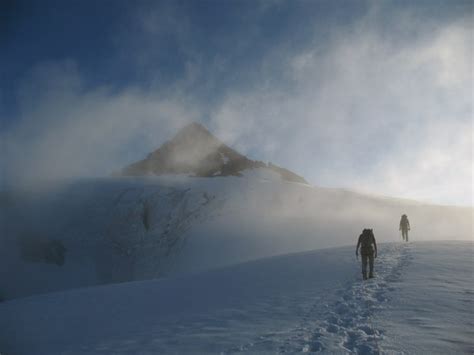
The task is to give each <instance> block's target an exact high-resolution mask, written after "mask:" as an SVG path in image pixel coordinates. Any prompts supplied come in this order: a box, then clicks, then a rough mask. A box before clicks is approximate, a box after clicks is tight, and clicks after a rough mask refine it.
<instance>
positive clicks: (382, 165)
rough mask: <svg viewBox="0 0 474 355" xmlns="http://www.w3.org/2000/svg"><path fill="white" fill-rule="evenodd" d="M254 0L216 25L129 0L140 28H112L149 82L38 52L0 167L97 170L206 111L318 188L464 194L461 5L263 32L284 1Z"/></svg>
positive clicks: (455, 197) (383, 11)
mask: <svg viewBox="0 0 474 355" xmlns="http://www.w3.org/2000/svg"><path fill="white" fill-rule="evenodd" d="M262 4H264V5H265V6H263V7H261V8H259V11H255V13H253V14H252V13H251V12H250V10H251V7H249V8H247V7H246V10H245V11H246V12H245V14H252V17H251V18H252V20H251V21H247V20H245V19H244V17H239V20H238V21H235V23H233V25H232V26H230V27H225V26H223V25H222V24H221V27H220V28H219V30H221V31H222V33H221V32H220V31H215V29H214V28H205V29H202V28H200V27H199V26H201V25H202V23H201V22H203V21H204V22H206V21H207V20H208V18H207V17H204V18H200V19H197V20H196V18H192V17H190V15H189V14H187V13H186V6H175V5H174V4H172V3H170V4H169V5H167V6H165V7H164V10H163V9H162V8H161V7H160V8H158V9H156V10H153V9H142V10H143V11H139V16H138V23H139V30H134V31H131V34H130V36H128V37H127V36H126V35H123V34H121V35H119V36H118V37H117V38H116V40H117V41H119V42H120V43H121V45H122V47H123V48H124V49H125V50H124V52H123V53H122V55H124V56H125V57H127V58H128V57H130V58H132V59H130V61H127V62H126V63H128V64H130V65H132V66H136V67H137V68H138V69H137V71H139V72H141V73H142V75H141V76H140V77H145V78H148V79H149V80H148V81H147V84H146V85H141V84H140V83H130V84H129V85H128V86H127V85H122V86H123V87H124V88H123V89H117V88H116V87H108V86H105V85H102V86H95V87H90V86H88V85H87V84H86V83H85V81H84V79H83V75H82V73H81V72H80V71H79V70H78V68H77V66H76V62H75V61H74V60H71V61H61V62H53V63H40V64H38V65H37V66H36V68H35V69H34V70H33V72H32V73H30V75H27V76H25V78H24V83H25V84H24V85H23V87H22V89H21V91H20V97H21V101H20V107H21V115H20V117H19V119H18V120H17V122H16V123H14V124H12V126H11V127H10V129H9V131H7V132H6V133H4V134H3V136H2V137H0V138H1V139H2V140H3V141H4V142H6V151H7V154H5V157H6V158H7V163H6V164H7V165H6V166H7V167H8V175H9V177H10V178H19V177H21V178H22V179H26V178H28V179H29V180H34V179H35V178H38V177H69V176H90V175H94V176H96V175H102V174H107V173H109V172H111V171H114V170H116V169H117V168H120V167H122V166H123V165H125V164H127V163H130V162H132V161H135V160H138V159H140V158H142V157H144V156H145V155H146V154H147V153H148V152H150V151H151V150H153V149H155V148H156V147H157V146H159V145H160V144H161V143H163V141H164V140H166V139H169V138H170V137H171V135H172V134H173V133H174V132H175V131H176V130H177V129H178V128H179V127H180V126H182V125H183V124H184V123H187V122H190V121H201V122H202V123H203V124H205V125H207V126H209V128H210V129H211V130H212V131H213V132H214V133H215V134H216V135H217V136H218V137H219V138H221V139H222V140H223V141H225V142H227V143H228V144H230V145H232V146H233V147H235V148H236V149H238V150H240V151H242V152H243V153H245V154H248V155H250V156H251V157H252V158H254V159H260V160H268V161H272V162H274V163H276V164H279V165H282V166H285V167H288V168H290V169H292V170H294V171H295V172H297V173H299V174H301V175H303V176H305V177H306V178H307V180H309V181H310V182H312V183H314V184H316V185H322V186H331V187H346V188H353V189H358V190H363V191H370V192H373V193H379V194H386V195H393V196H399V197H409V198H415V199H422V200H428V201H431V202H439V203H456V204H472V133H473V130H472V112H473V107H472V99H473V98H472V92H473V89H472V82H473V77H472V59H473V58H472V50H473V48H472V43H473V42H472V31H473V28H472V24H471V22H470V21H469V20H470V19H469V18H465V17H463V16H458V15H456V16H447V17H446V18H429V17H426V16H425V15H424V13H425V12H426V11H415V10H414V9H412V8H404V7H400V9H396V11H395V9H393V8H392V7H391V5H387V4H389V3H387V4H386V3H383V4H381V3H379V2H375V3H369V4H371V5H370V6H368V11H367V12H366V13H363V14H362V15H361V16H360V17H359V18H358V19H357V20H354V19H351V21H347V23H346V22H344V23H342V22H341V20H339V22H341V23H338V21H337V20H334V21H329V22H327V28H326V27H324V26H323V27H322V26H321V25H318V23H317V21H316V20H315V21H312V20H311V16H310V15H308V18H305V19H301V22H302V23H305V25H304V26H303V25H302V26H301V27H299V30H298V31H299V32H298V35H299V36H298V37H296V38H294V37H293V36H291V35H288V34H286V35H282V36H280V37H279V36H278V35H276V34H275V33H273V32H272V33H271V36H270V35H269V37H265V34H266V33H268V31H265V29H264V28H263V26H264V25H265V23H267V24H268V23H271V21H269V19H270V17H271V16H273V15H274V14H275V13H274V12H272V11H273V10H274V9H276V8H282V7H283V8H284V9H283V10H285V11H286V10H287V9H286V8H285V6H287V4H286V3H282V2H275V3H270V2H262ZM145 10H146V11H145ZM161 10H163V11H161ZM283 10H281V9H280V10H279V11H280V12H279V15H278V16H281V12H282V11H283ZM420 14H421V15H420ZM226 16H228V17H229V16H230V14H229V13H228V14H227V15H226ZM269 16H270V17H269ZM298 16H299V13H298ZM298 16H296V17H295V18H299V17H298ZM358 16H359V15H358ZM467 17H469V16H467ZM226 18H227V17H226ZM277 18H278V19H281V18H283V17H277ZM259 19H260V20H262V19H265V20H266V22H265V21H260V22H261V23H260V22H259ZM224 22H225V21H224ZM224 22H222V23H224ZM313 22H314V23H315V24H314V27H311V26H309V25H308V24H311V23H313ZM206 23H207V22H206ZM217 23H218V24H220V22H217ZM292 24H296V23H292ZM307 25H308V26H309V27H308V28H306V27H305V26H307ZM244 26H245V28H243V27H244ZM204 27H205V26H204ZM272 28H273V29H275V30H277V29H278V28H279V26H274V27H272ZM291 28H292V27H291ZM291 28H289V30H290V29H291ZM302 28H304V29H302ZM285 33H286V32H285ZM303 33H304V38H301V36H300V35H302V34H303ZM134 36H135V37H136V38H134ZM163 43H165V44H166V45H167V46H168V47H166V46H165V47H162V45H163ZM170 43H171V44H172V45H171V44H170ZM295 43H297V45H295ZM127 44H129V45H130V48H128V47H127ZM163 48H165V49H168V50H169V51H167V50H163ZM130 51H132V52H133V53H134V55H133V56H130V55H129V52H130ZM174 59H176V63H177V64H176V65H172V66H171V67H170V69H169V70H170V71H173V73H172V74H169V73H168V74H166V73H165V72H166V70H165V69H166V68H167V67H166V65H165V66H164V67H163V66H162V64H163V63H165V64H166V63H168V62H173V60H174ZM163 83H164V84H163ZM135 85H136V86H135Z"/></svg>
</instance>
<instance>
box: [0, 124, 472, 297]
mask: <svg viewBox="0 0 474 355" xmlns="http://www.w3.org/2000/svg"><path fill="white" fill-rule="evenodd" d="M193 147H199V149H196V152H198V153H196V155H193V154H191V155H188V154H187V153H188V152H189V151H193ZM183 157H186V159H185V158H183ZM190 157H192V159H191V158H190ZM171 172H173V173H174V174H171ZM138 173H140V174H143V175H146V176H115V177H108V178H102V179H82V180H70V181H63V182H61V183H58V182H55V183H50V184H46V183H45V184H43V185H41V186H35V187H34V188H31V189H26V188H23V189H16V190H10V191H4V192H2V194H1V198H0V208H1V210H2V213H1V214H0V218H1V221H0V222H1V225H2V231H3V232H2V235H1V239H0V243H1V244H0V280H1V282H0V297H2V298H3V299H12V298H16V297H22V296H28V295H32V294H37V293H45V292H50V291H57V290H63V289H70V288H77V287H83V286H93V285H100V284H108V283H116V282H125V281H133V280H143V279H152V278H159V277H169V276H172V275H177V274H183V273H189V272H197V271H201V270H207V269H213V268H217V267H222V266H226V265H231V264H237V263H241V262H245V261H250V260H256V259H260V258H264V257H269V256H274V255H280V254H287V253H292V252H301V251H307V250H313V249H320V248H327V247H335V246H343V245H352V244H354V243H355V241H356V238H357V237H358V235H359V233H360V231H361V230H362V229H363V228H366V227H370V228H373V229H374V232H375V236H376V238H377V240H378V241H379V242H384V241H385V242H390V241H397V240H400V236H399V232H398V222H399V218H400V216H401V215H402V214H403V213H406V214H407V215H408V217H409V218H410V222H411V224H412V230H411V234H410V238H413V239H414V240H442V239H464V240H472V209H471V208H459V207H446V206H444V207H443V206H430V205H426V204H422V203H417V202H413V201H407V200H399V199H392V198H382V197H373V196H365V195H361V194H357V193H354V192H350V191H345V190H338V189H323V188H316V187H312V186H310V185H308V184H306V183H303V182H302V181H303V180H300V179H296V178H291V177H292V176H293V175H292V173H291V172H290V173H288V171H286V170H284V169H281V168H276V167H274V166H267V165H265V164H263V163H258V162H254V161H251V160H249V159H247V158H245V157H244V156H242V155H240V154H239V153H237V152H235V151H233V150H232V149H231V148H228V147H226V146H225V145H223V144H222V143H220V142H219V141H218V140H217V139H215V138H214V137H213V136H212V135H210V133H209V132H208V131H207V130H205V129H204V128H203V127H201V126H199V125H191V126H188V127H186V128H185V129H184V130H182V131H181V132H179V133H178V134H177V136H176V137H175V138H174V139H172V140H171V141H170V142H168V143H165V144H164V145H163V146H162V147H161V148H160V149H158V150H157V151H155V152H154V153H152V154H151V155H150V156H149V157H148V158H147V159H145V160H144V161H142V162H139V163H137V164H135V165H132V166H129V167H127V168H125V169H124V170H123V174H125V175H127V174H131V175H136V174H138ZM178 173H179V174H178ZM289 177H290V178H289Z"/></svg>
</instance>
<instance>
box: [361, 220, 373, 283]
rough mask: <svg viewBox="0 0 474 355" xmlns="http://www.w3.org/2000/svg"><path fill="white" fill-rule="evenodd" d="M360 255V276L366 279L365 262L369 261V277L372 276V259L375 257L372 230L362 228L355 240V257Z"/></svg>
mask: <svg viewBox="0 0 474 355" xmlns="http://www.w3.org/2000/svg"><path fill="white" fill-rule="evenodd" d="M359 247H360V255H361V257H362V278H363V279H364V280H367V262H368V263H369V278H373V277H374V259H375V258H376V257H377V243H376V242H375V236H374V231H373V230H372V229H364V230H363V231H362V234H361V235H360V236H359V241H358V242H357V248H356V257H357V258H359Z"/></svg>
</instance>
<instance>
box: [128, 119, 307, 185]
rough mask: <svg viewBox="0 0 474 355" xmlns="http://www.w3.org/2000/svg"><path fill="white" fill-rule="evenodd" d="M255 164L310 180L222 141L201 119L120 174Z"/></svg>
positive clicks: (234, 171) (213, 171)
mask: <svg viewBox="0 0 474 355" xmlns="http://www.w3.org/2000/svg"><path fill="white" fill-rule="evenodd" d="M253 168H268V169H271V170H273V171H276V172H278V173H279V174H280V175H281V176H282V178H283V179H285V180H288V181H296V182H303V183H306V181H305V180H304V178H302V177H301V176H298V175H296V174H295V173H293V172H291V171H289V170H287V169H284V168H280V167H278V166H276V165H273V164H270V165H268V166H267V165H266V164H265V163H263V162H261V161H257V160H251V159H248V158H247V157H246V156H244V155H242V154H240V153H238V152H237V151H235V150H234V149H232V148H230V147H229V146H227V145H225V144H224V143H222V142H221V141H220V140H219V139H217V138H216V137H214V136H213V135H212V134H211V133H210V132H209V131H208V130H207V129H206V128H205V127H203V126H202V125H201V124H199V123H191V124H189V125H187V126H185V127H184V128H182V129H181V130H180V131H179V132H178V133H177V134H176V136H175V137H174V138H173V139H172V140H170V141H168V142H166V143H164V144H163V145H162V146H161V147H160V148H158V149H157V150H155V151H154V152H152V153H150V154H149V155H148V156H147V157H146V158H145V159H143V160H140V161H138V162H136V163H133V164H130V165H129V166H127V167H125V168H124V169H123V170H122V171H121V173H120V174H119V175H122V176H144V175H162V174H189V175H194V176H200V177H215V176H228V175H235V176H239V175H240V174H241V172H242V171H243V170H246V169H253Z"/></svg>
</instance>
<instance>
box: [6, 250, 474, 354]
mask: <svg viewBox="0 0 474 355" xmlns="http://www.w3.org/2000/svg"><path fill="white" fill-rule="evenodd" d="M472 248H473V245H472V242H420V243H409V244H402V243H388V244H383V245H380V250H379V257H378V258H377V259H376V278H375V279H373V280H369V281H366V282H363V281H361V277H360V271H359V267H360V266H359V263H358V262H357V261H356V260H355V256H354V248H353V247H351V248H347V247H344V248H331V249H323V250H317V251H311V252H306V253H297V254H289V255H284V256H278V257H273V258H266V259H262V260H258V261H253V262H248V263H244V264H239V265H234V266H229V267H226V268H222V269H218V270H212V271H207V272H201V273H198V274H188V275H182V276H176V277H172V278H167V279H159V280H152V281H139V282H128V283H122V284H114V285H107V286H98V287H91V288H83V289H78V290H73V291H63V292H58V293H51V294H45V295H38V296H33V297H28V298H23V299H17V300H11V301H7V302H3V303H0V329H2V332H0V351H1V352H2V353H5V354H49V355H53V354H137V353H140V354H156V353H186V352H197V353H235V352H241V351H247V352H251V353H262V352H263V353H265V352H271V353H279V352H290V353H293V352H322V353H342V354H345V353H360V354H376V353H430V354H453V353H472V351H473V350H474V343H473V340H472V339H474V337H473V335H474V334H473V323H472V319H474V314H473V307H472V306H473V296H474V290H473V285H474V283H473V281H474V280H473V269H472V268H473V265H472V255H473V254H472V252H473V249H472Z"/></svg>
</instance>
